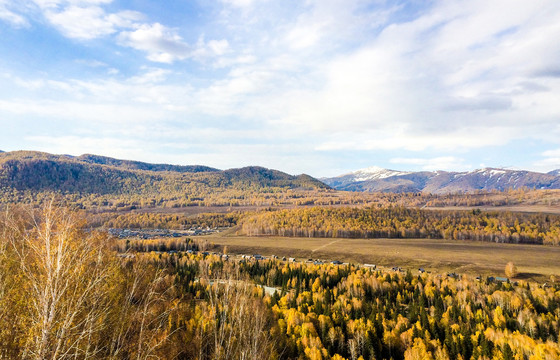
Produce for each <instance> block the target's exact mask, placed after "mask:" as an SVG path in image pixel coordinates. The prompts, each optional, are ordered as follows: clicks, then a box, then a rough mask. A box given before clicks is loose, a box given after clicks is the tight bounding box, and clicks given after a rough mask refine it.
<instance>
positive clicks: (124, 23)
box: [38, 1, 143, 40]
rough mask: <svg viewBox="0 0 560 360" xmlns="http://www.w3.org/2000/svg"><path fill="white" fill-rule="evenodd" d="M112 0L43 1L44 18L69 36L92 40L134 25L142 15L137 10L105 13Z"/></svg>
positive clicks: (41, 2) (41, 5)
mask: <svg viewBox="0 0 560 360" xmlns="http://www.w3.org/2000/svg"><path fill="white" fill-rule="evenodd" d="M108 2H110V1H69V2H66V1H65V2H63V1H40V2H38V4H39V6H40V7H41V8H42V10H43V12H44V16H45V18H46V19H47V20H48V21H49V22H50V23H51V24H52V25H54V26H55V27H56V28H57V29H59V30H60V32H61V33H62V34H64V35H65V36H67V37H69V38H74V39H81V40H90V39H95V38H98V37H103V36H107V35H111V34H114V33H116V32H117V31H118V30H119V29H121V28H131V27H134V26H135V23H136V22H137V21H139V20H141V19H142V18H143V16H142V15H141V14H140V13H138V12H135V11H121V12H117V13H106V11H105V10H104V9H103V8H102V7H101V6H99V5H100V4H103V3H108Z"/></svg>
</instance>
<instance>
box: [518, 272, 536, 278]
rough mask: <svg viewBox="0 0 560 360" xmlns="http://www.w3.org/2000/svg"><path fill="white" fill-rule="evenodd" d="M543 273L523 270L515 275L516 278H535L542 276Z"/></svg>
mask: <svg viewBox="0 0 560 360" xmlns="http://www.w3.org/2000/svg"><path fill="white" fill-rule="evenodd" d="M541 276H542V274H538V273H529V272H522V273H519V274H517V276H516V277H515V280H527V279H534V278H536V277H541Z"/></svg>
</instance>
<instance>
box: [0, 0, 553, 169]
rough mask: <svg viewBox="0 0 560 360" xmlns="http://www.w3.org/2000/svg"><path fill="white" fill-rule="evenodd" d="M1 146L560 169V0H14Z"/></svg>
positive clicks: (1, 3) (7, 10)
mask: <svg viewBox="0 0 560 360" xmlns="http://www.w3.org/2000/svg"><path fill="white" fill-rule="evenodd" d="M0 129H1V130H0V149H1V150H3V151H13V150H38V151H45V152H49V153H55V154H70V155H80V154H84V153H92V154H98V155H105V156H110V157H115V158H121V159H131V160H139V161H146V162H156V163H171V164H182V165H188V164H201V165H207V166H212V167H216V168H220V169H228V168H236V167H242V166H249V165H259V166H264V167H268V168H274V169H278V170H282V171H285V172H288V173H290V174H300V173H307V174H310V175H312V176H316V177H323V176H335V175H340V174H343V173H348V172H350V171H354V170H357V169H361V168H365V167H370V166H379V167H384V168H390V169H397V170H452V171H467V170H474V169H479V168H484V167H502V168H510V169H528V170H535V171H542V172H547V171H550V170H553V169H558V168H560V1H558V0H530V1H528V0H464V1H463V0H442V1H436V0H434V1H429V0H427V1H426V0H424V1H422V0H409V1H388V0H387V1H383V0H372V1H366V0H336V1H335V0H298V1H292V0H278V1H276V0H216V1H210V0H165V1H161V0H0Z"/></svg>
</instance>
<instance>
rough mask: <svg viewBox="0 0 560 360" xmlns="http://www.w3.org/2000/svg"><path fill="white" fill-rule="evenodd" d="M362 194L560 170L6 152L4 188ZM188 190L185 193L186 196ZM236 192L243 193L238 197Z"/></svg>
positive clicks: (485, 183) (544, 181)
mask: <svg viewBox="0 0 560 360" xmlns="http://www.w3.org/2000/svg"><path fill="white" fill-rule="evenodd" d="M329 187H331V188H334V189H336V190H346V191H356V192H398V193H400V192H424V193H433V194H445V193H456V192H471V191H476V190H487V191H489V190H507V189H518V188H522V187H527V188H531V189H560V169H558V170H554V171H551V172H549V173H539V172H533V171H526V170H509V169H498V168H484V169H478V170H473V171H468V172H449V171H419V172H413V171H398V170H390V169H383V168H379V167H375V166H374V167H369V168H366V169H362V170H358V171H354V172H351V173H348V174H344V175H340V176H336V177H331V178H320V179H319V180H317V179H315V178H313V177H311V176H309V175H305V174H302V175H297V176H293V175H289V174H287V173H285V172H282V171H279V170H273V169H266V168H263V167H259V166H249V167H244V168H238V169H229V170H220V169H216V168H212V167H208V166H203V165H169V164H151V163H146V162H140V161H131V160H119V159H114V158H110V157H106V156H100V155H92V154H85V155H80V156H71V155H54V154H49V153H44V152H37V151H12V152H3V151H0V190H1V191H2V193H3V194H7V193H8V194H9V193H10V191H11V190H10V189H13V190H16V191H31V192H33V193H35V192H44V191H55V192H60V193H67V194H81V195H86V194H97V195H104V194H108V195H121V194H126V195H138V196H159V195H161V194H167V197H168V198H177V197H180V196H183V197H185V196H187V197H194V198H197V197H198V195H197V194H201V193H203V194H206V196H207V197H208V196H210V195H211V194H212V193H213V192H216V191H227V190H228V189H230V190H236V191H241V192H243V191H251V192H261V191H265V192H266V191H270V189H271V188H276V189H278V190H280V189H298V188H299V189H326V188H329ZM181 194H183V195H181ZM236 196H237V195H236Z"/></svg>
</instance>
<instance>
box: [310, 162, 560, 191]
mask: <svg viewBox="0 0 560 360" xmlns="http://www.w3.org/2000/svg"><path fill="white" fill-rule="evenodd" d="M319 180H321V181H322V182H324V183H325V184H327V185H329V186H331V187H333V188H335V189H337V190H347V191H366V192H425V193H433V194H445V193H455V192H471V191H475V190H507V189H518V188H522V187H527V188H531V189H560V169H558V170H554V171H551V172H549V173H539V172H533V171H526V170H508V169H497V168H484V169H478V170H473V171H468V172H449V171H419V172H413V171H397V170H390V169H383V168H379V167H375V166H374V167H369V168H366V169H361V170H358V171H354V172H351V173H348V174H344V175H340V176H335V177H331V178H320V179H319Z"/></svg>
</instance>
